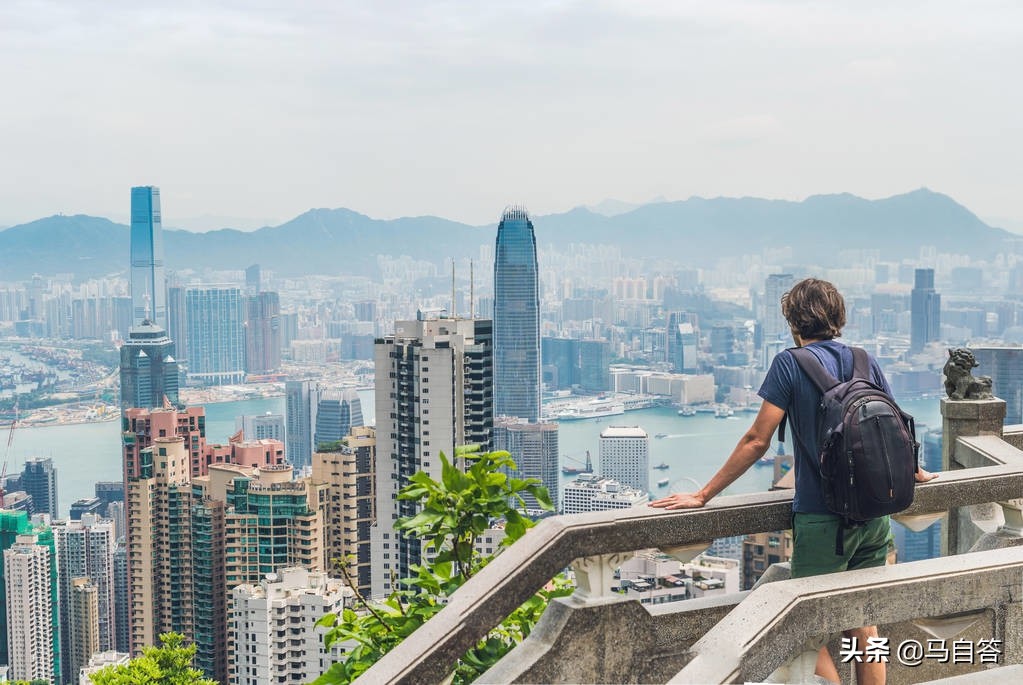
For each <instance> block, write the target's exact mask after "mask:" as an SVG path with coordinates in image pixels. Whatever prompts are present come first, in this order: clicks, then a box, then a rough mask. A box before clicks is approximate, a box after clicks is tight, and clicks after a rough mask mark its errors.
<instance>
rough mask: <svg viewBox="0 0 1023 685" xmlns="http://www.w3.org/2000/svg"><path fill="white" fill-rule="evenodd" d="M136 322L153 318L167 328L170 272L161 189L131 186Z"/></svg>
mask: <svg viewBox="0 0 1023 685" xmlns="http://www.w3.org/2000/svg"><path fill="white" fill-rule="evenodd" d="M131 309H132V325H133V326H137V325H139V324H140V323H142V322H143V321H144V320H146V319H149V320H150V321H152V322H154V323H155V324H156V325H157V326H159V327H160V328H162V329H164V330H167V276H166V274H165V272H164V265H163V225H162V220H161V217H160V189H159V188H157V187H155V186H139V187H135V188H132V189H131Z"/></svg>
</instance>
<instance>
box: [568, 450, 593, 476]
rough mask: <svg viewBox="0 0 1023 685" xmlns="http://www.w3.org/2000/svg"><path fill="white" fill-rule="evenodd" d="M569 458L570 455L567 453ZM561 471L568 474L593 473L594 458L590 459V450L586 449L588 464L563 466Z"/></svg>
mask: <svg viewBox="0 0 1023 685" xmlns="http://www.w3.org/2000/svg"><path fill="white" fill-rule="evenodd" d="M565 457H566V458H568V455H567V454H566V455H565ZM561 472H562V473H563V474H565V475H566V476H577V475H579V474H580V473H593V460H592V459H590V451H589V450H586V466H585V467H579V466H562V467H561Z"/></svg>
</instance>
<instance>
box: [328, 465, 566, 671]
mask: <svg viewBox="0 0 1023 685" xmlns="http://www.w3.org/2000/svg"><path fill="white" fill-rule="evenodd" d="M440 459H441V479H440V481H439V482H438V481H435V480H433V479H432V478H430V477H429V476H428V475H427V474H425V473H423V472H419V473H416V474H415V475H413V476H412V477H411V478H410V479H409V480H410V483H409V485H408V486H406V487H405V488H403V489H402V490H401V492H400V493H399V494H398V498H399V499H403V500H411V501H414V502H416V503H417V504H418V505H419V506H418V509H419V513H418V514H416V515H415V516H412V517H409V518H404V519H399V520H398V522H397V525H396V528H397V529H398V530H400V531H402V532H403V533H404V534H405V535H408V536H410V537H413V538H418V539H419V540H421V541H422V544H423V551H424V552H427V551H429V552H431V553H434V557H433V559H432V561H430V562H428V563H424V564H422V565H419V566H413V567H412V569H411V570H412V573H413V575H412V577H410V578H405V579H402V580H401V584H402V586H403V587H401V588H399V589H397V590H394V591H393V592H391V594H390V595H389V596H388V597H387V598H386V599H385V600H384V601H383V602H381V603H372V604H370V603H368V602H366V601H365V599H363V598H362V597H359V599H360V600H361V601H362V603H363V606H364V607H365V609H366V611H365V612H362V613H356V612H355V611H353V610H351V609H346V610H345V611H344V612H343V613H342V614H341V616H339V617H338V619H337V622H336V623H335V624H333V627H332V628H331V630H330V631H329V632H328V633H327V635H326V638H325V639H326V643H327V645H328V646H330V645H331V644H333V643H334V642H336V641H343V642H349V641H350V642H352V643H353V644H354V645H355V646H354V647H353V648H351V650H350V651H349V652H348V653H347V654H346V657H347V658H346V659H345V660H344V661H343V662H338V663H336V664H334V665H333V666H332V667H331V668H330V670H329V671H327V672H326V673H324V674H323V675H322V676H321V677H320V678H318V679H317V680H316V681H314V683H313V685H335V684H337V683H348V682H351V681H352V680H354V679H355V678H357V677H359V676H360V675H361V674H362V673H364V672H365V671H366V670H367V669H369V668H370V667H371V666H372V665H373V664H374V663H376V662H377V660H379V659H380V657H382V656H383V655H384V654H386V653H387V652H389V651H390V650H391V649H393V648H394V647H395V646H397V645H398V644H399V643H401V641H402V640H404V639H405V638H406V637H408V636H409V635H411V634H412V633H413V632H414V631H415V630H416V629H417V628H419V627H420V626H421V625H423V624H424V623H425V622H426V621H427V620H429V618H430V617H431V616H433V615H434V614H436V613H438V612H439V611H440V610H441V609H443V607H444V603H445V599H446V598H448V597H450V596H451V595H452V594H453V593H454V592H455V591H456V590H457V589H458V588H459V587H461V586H462V585H463V584H464V583H465V582H466V581H467V580H468V579H469V578H471V577H472V576H473V575H474V574H476V573H477V572H478V571H479V570H480V569H481V568H483V567H484V566H485V565H486V564H487V563H488V562H489V561H490V559H491V557H486V556H484V555H482V554H480V553H479V551H478V550H477V549H476V546H475V544H474V543H475V541H476V540H477V538H479V536H480V535H482V534H483V533H484V532H485V531H486V530H488V529H489V528H490V527H491V525H492V524H493V522H495V521H497V520H501V519H503V520H504V522H505V527H504V530H505V538H504V540H502V542H501V546H502V547H507V546H508V545H511V544H512V543H513V542H515V541H516V540H518V539H519V538H521V537H522V536H523V535H524V534H525V533H526V531H527V530H528V529H529V528H531V527H532V526H533V525H534V524H533V521H531V520H530V519H528V518H527V517H525V516H523V515H521V514H520V513H519V512H518V510H517V507H519V508H524V506H525V501H524V500H523V495H524V494H526V493H528V494H530V495H532V496H533V497H534V498H536V501H537V502H538V503H539V504H540V506H541V507H543V508H544V509H547V510H551V509H553V508H554V507H553V505H552V504H551V500H550V496H549V494H548V493H547V489H546V488H544V487H543V486H542V485H540V481H539V480H537V479H535V478H525V479H522V478H514V477H511V476H509V475H508V474H509V473H512V472H514V470H515V462H514V461H513V460H512V458H511V455H509V454H508V453H507V452H489V453H485V454H484V453H480V452H479V447H478V446H477V445H468V446H465V447H458V448H456V449H455V459H454V462H451V461H449V460H448V458H447V456H446V455H444V454H443V453H442V454H441V455H440ZM342 572H343V573H345V575H346V577H347V570H346V569H345V568H344V567H343V566H342ZM570 592H571V587H569V583H568V581H567V579H565V578H564V577H560V576H559V577H558V578H556V579H555V580H554V581H552V582H551V584H550V585H549V586H548V587H547V588H545V589H543V590H542V591H540V592H538V593H537V594H536V595H534V596H533V597H531V598H530V599H529V600H528V601H526V602H525V603H524V604H523V605H522V606H521V607H519V608H518V609H516V610H515V611H514V612H513V613H512V615H511V616H509V617H508V618H507V619H505V620H504V621H503V622H502V623H501V625H499V626H498V627H497V628H495V629H494V630H492V631H490V633H489V634H488V635H487V636H486V637H485V638H484V639H482V640H481V641H480V642H478V643H477V644H476V646H475V647H473V648H472V649H471V650H469V652H467V653H466V654H465V656H463V657H462V659H461V660H460V661H459V662H458V663H457V664H456V665H455V667H454V681H453V682H454V683H469V682H472V681H473V680H474V679H475V678H476V677H478V676H479V675H480V674H481V673H483V672H484V671H486V670H487V669H488V668H490V667H491V666H493V665H494V664H495V663H497V661H498V660H499V659H500V658H501V657H502V656H504V654H505V653H507V652H508V651H509V650H510V649H511V648H512V647H514V646H515V645H516V644H518V643H519V642H521V641H522V640H523V639H525V638H526V637H527V636H528V635H529V633H530V631H531V630H532V629H533V626H534V625H536V622H537V621H538V620H539V619H540V615H541V614H542V613H543V611H544V609H545V608H546V606H547V602H548V601H549V600H550V599H552V598H553V597H561V596H564V595H567V594H569V593H570Z"/></svg>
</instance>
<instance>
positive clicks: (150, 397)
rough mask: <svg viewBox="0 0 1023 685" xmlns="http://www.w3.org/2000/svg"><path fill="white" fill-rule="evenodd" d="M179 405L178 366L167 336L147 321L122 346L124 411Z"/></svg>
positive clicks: (139, 325)
mask: <svg viewBox="0 0 1023 685" xmlns="http://www.w3.org/2000/svg"><path fill="white" fill-rule="evenodd" d="M165 399H166V401H168V402H170V403H171V404H173V405H175V406H176V405H177V404H178V401H179V400H178V362H177V360H176V359H174V343H173V342H172V341H171V339H170V338H168V337H167V332H166V331H164V330H163V329H162V328H160V327H159V326H157V325H156V324H154V323H153V322H152V321H149V320H146V321H143V322H142V323H140V324H138V325H137V326H132V327H131V332H130V333H129V334H128V341H127V342H126V343H125V344H123V345H121V409H130V408H132V407H138V408H141V409H152V408H153V407H162V406H163V405H164V400H165Z"/></svg>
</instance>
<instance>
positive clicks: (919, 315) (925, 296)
mask: <svg viewBox="0 0 1023 685" xmlns="http://www.w3.org/2000/svg"><path fill="white" fill-rule="evenodd" d="M910 297H911V303H910V316H911V317H912V319H911V324H910V331H909V333H910V338H909V350H910V352H920V351H922V350H923V349H924V345H926V344H927V343H929V342H934V341H936V340H941V295H939V294H938V293H937V292H935V290H934V269H917V270H916V271H915V272H914V279H913V292H912V293H911V295H910Z"/></svg>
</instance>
